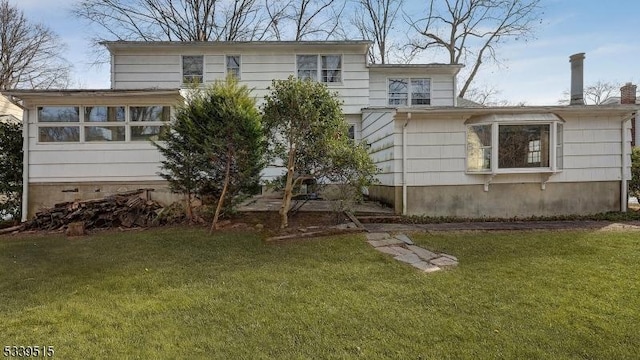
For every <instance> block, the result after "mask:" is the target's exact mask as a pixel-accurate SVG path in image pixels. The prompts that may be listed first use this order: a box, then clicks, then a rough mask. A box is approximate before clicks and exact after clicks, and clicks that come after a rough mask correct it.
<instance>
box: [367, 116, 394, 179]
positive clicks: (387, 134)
mask: <svg viewBox="0 0 640 360" xmlns="http://www.w3.org/2000/svg"><path fill="white" fill-rule="evenodd" d="M361 131H362V140H364V141H366V143H367V144H368V145H369V146H370V148H369V153H370V156H371V158H372V159H373V161H374V163H375V164H376V165H377V166H378V168H379V169H380V174H379V175H378V180H379V181H380V183H381V185H395V183H396V178H397V172H398V170H399V169H400V167H399V166H398V160H397V156H396V155H395V154H397V153H399V152H401V151H402V150H401V148H400V147H399V146H397V145H398V144H400V143H398V142H397V141H396V129H395V126H394V112H392V111H388V112H364V114H363V116H362V130H361Z"/></svg>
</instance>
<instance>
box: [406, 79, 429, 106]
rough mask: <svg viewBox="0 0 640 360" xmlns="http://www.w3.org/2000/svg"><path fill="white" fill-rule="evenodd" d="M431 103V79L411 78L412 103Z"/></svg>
mask: <svg viewBox="0 0 640 360" xmlns="http://www.w3.org/2000/svg"><path fill="white" fill-rule="evenodd" d="M430 104H431V81H430V80H429V79H411V105H430Z"/></svg>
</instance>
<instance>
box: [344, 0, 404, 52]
mask: <svg viewBox="0 0 640 360" xmlns="http://www.w3.org/2000/svg"><path fill="white" fill-rule="evenodd" d="M403 2H404V0H357V1H356V5H357V8H356V9H355V11H354V13H353V16H354V18H353V20H352V22H353V25H354V26H355V27H356V28H357V29H358V31H359V32H360V35H361V36H362V37H363V38H364V39H367V40H371V41H373V43H374V46H373V49H372V50H371V51H370V52H369V61H371V63H374V64H375V63H380V64H386V63H387V62H388V61H389V55H390V52H391V51H392V50H394V49H395V50H398V47H397V46H394V44H393V43H392V41H391V39H390V34H391V32H392V30H393V28H394V24H395V21H396V17H397V15H398V12H399V11H400V9H401V7H402V4H403Z"/></svg>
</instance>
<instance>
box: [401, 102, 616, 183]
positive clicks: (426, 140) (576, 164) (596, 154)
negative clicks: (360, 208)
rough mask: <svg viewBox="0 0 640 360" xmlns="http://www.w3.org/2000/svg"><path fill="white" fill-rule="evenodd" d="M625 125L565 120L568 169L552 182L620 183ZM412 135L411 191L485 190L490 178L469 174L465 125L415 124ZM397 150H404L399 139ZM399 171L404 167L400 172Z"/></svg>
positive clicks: (528, 178)
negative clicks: (438, 187) (483, 186)
mask: <svg viewBox="0 0 640 360" xmlns="http://www.w3.org/2000/svg"><path fill="white" fill-rule="evenodd" d="M620 127H621V123H620V120H619V119H614V118H595V119H589V118H586V117H585V118H567V119H566V123H565V124H564V137H563V139H564V146H563V149H564V157H563V163H564V167H563V169H562V171H561V172H560V173H558V174H555V175H553V176H551V178H550V179H549V182H581V181H615V180H620V179H621V169H620V167H621V164H622V159H621V144H620V141H621V128H620ZM407 131H408V132H409V134H408V136H407V142H408V149H407V152H408V158H407V165H408V166H407V181H408V184H409V186H429V185H472V184H478V185H480V184H484V182H485V181H486V179H487V175H474V174H466V173H465V158H466V126H465V125H464V119H454V118H448V119H445V118H443V119H441V120H433V119H420V118H419V115H417V114H414V119H413V120H411V121H410V122H409V125H408V127H407ZM398 144H401V139H400V142H398ZM400 169H401V167H400ZM542 180H543V176H542V175H541V174H501V175H497V176H496V177H494V178H493V179H492V180H491V182H492V183H521V182H541V181H542Z"/></svg>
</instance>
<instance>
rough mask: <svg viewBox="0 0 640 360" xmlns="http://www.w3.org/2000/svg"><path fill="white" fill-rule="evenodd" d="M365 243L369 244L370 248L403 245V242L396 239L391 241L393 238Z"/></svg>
mask: <svg viewBox="0 0 640 360" xmlns="http://www.w3.org/2000/svg"><path fill="white" fill-rule="evenodd" d="M367 242H368V243H369V244H371V246H373V247H380V246H389V245H400V244H404V241H402V240H398V239H393V238H389V239H384V240H369V241H367Z"/></svg>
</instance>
